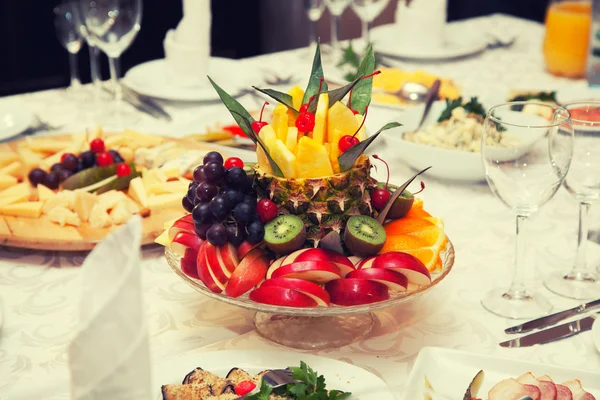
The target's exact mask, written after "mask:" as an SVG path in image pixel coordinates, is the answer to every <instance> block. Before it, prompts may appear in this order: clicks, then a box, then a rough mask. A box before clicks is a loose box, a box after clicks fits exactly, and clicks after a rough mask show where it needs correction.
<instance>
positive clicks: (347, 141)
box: [338, 106, 369, 153]
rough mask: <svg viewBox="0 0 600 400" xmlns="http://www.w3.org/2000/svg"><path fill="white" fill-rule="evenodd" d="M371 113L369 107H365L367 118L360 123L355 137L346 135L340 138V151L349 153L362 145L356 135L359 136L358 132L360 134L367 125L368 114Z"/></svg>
mask: <svg viewBox="0 0 600 400" xmlns="http://www.w3.org/2000/svg"><path fill="white" fill-rule="evenodd" d="M368 113H369V106H366V107H365V116H364V117H363V120H362V122H361V123H360V126H359V127H358V129H357V130H356V132H354V135H352V136H350V135H344V136H342V137H341V138H340V141H339V142H338V147H339V148H340V151H341V152H342V153H345V152H347V151H348V150H350V149H351V148H352V147H354V146H356V145H357V144H359V143H360V140H359V139H358V138H357V137H356V135H357V134H358V132H360V130H361V129H362V127H363V125H364V124H365V121H366V119H367V114H368Z"/></svg>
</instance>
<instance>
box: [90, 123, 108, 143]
mask: <svg viewBox="0 0 600 400" xmlns="http://www.w3.org/2000/svg"><path fill="white" fill-rule="evenodd" d="M103 136H104V131H103V129H102V125H100V124H98V125H97V126H96V127H95V128H94V130H93V131H91V132H88V133H87V142H88V143H89V142H91V141H92V140H94V139H102V137H103Z"/></svg>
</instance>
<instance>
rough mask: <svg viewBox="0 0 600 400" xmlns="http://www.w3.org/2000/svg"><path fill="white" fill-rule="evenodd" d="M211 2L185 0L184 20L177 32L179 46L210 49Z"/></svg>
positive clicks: (175, 39) (206, 0) (176, 38)
mask: <svg viewBox="0 0 600 400" xmlns="http://www.w3.org/2000/svg"><path fill="white" fill-rule="evenodd" d="M210 25H211V11H210V0H183V18H182V19H181V21H180V22H179V25H177V29H176V30H175V36H174V38H173V39H174V41H175V43H177V44H180V45H184V46H190V47H195V48H208V49H210Z"/></svg>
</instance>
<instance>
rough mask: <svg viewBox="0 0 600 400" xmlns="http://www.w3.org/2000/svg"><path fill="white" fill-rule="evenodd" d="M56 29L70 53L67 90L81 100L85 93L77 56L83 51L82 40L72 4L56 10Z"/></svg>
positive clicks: (62, 43)
mask: <svg viewBox="0 0 600 400" xmlns="http://www.w3.org/2000/svg"><path fill="white" fill-rule="evenodd" d="M54 27H55V29H56V36H57V37H58V41H59V42H60V44H61V45H62V46H63V47H64V48H65V49H66V50H67V52H68V53H69V69H70V72H71V83H70V86H69V87H68V88H67V92H68V93H69V95H70V96H76V97H77V98H81V97H83V96H85V93H84V92H83V91H82V90H81V87H82V86H81V81H80V80H79V68H78V66H77V54H78V53H79V50H81V45H82V38H81V34H80V33H79V26H78V24H77V19H76V13H75V6H74V4H73V3H71V2H65V3H61V4H59V5H58V6H56V7H55V8H54Z"/></svg>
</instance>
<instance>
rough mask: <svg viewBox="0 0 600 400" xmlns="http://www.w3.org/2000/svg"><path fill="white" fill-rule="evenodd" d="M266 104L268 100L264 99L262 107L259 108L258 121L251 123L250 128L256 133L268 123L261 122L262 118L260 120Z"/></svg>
mask: <svg viewBox="0 0 600 400" xmlns="http://www.w3.org/2000/svg"><path fill="white" fill-rule="evenodd" d="M268 105H269V102H268V101H265V103H264V104H263V106H262V109H261V110H260V119H259V120H258V121H254V122H253V123H252V130H253V131H254V133H256V134H258V132H260V130H261V129H262V128H263V126H265V125H268V124H267V123H266V122H263V120H262V117H263V112H264V111H265V107H266V106H268Z"/></svg>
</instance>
